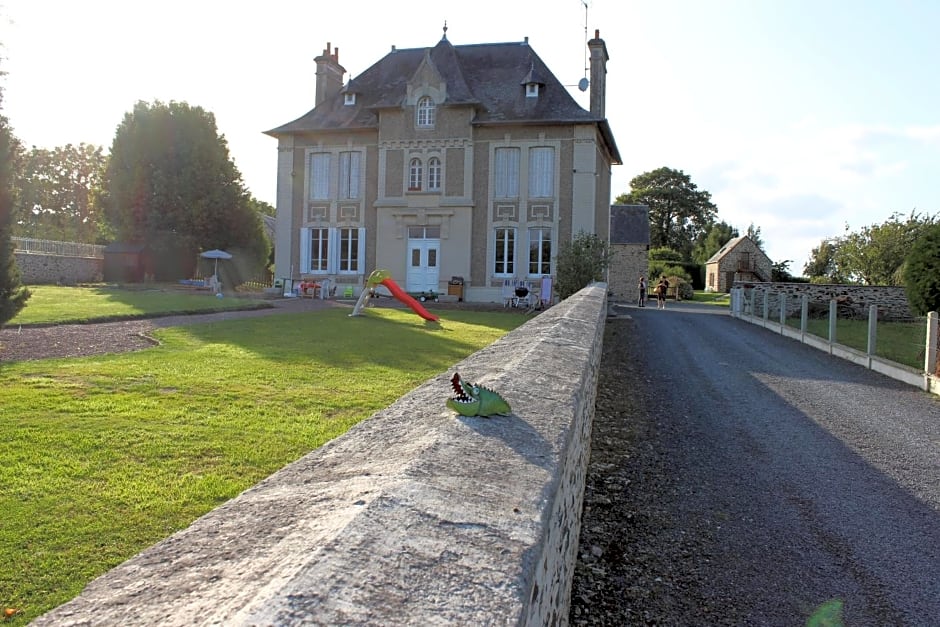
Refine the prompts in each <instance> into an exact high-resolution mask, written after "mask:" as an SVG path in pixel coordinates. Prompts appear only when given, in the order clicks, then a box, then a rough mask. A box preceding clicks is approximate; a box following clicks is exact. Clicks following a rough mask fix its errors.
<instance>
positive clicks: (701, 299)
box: [692, 290, 731, 307]
mask: <svg viewBox="0 0 940 627" xmlns="http://www.w3.org/2000/svg"><path fill="white" fill-rule="evenodd" d="M692 302H696V303H704V304H706V305H721V306H723V307H728V306H729V305H730V304H731V294H722V293H721V292H705V291H702V290H696V292H695V295H694V296H693V297H692Z"/></svg>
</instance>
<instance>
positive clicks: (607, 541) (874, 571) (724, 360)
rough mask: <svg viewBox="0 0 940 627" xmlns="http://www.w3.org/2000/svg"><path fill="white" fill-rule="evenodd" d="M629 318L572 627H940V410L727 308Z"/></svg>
mask: <svg viewBox="0 0 940 627" xmlns="http://www.w3.org/2000/svg"><path fill="white" fill-rule="evenodd" d="M615 311H618V312H619V313H621V314H627V315H628V316H629V317H621V318H618V319H611V320H609V321H608V327H607V331H606V338H605V345H604V359H603V362H602V373H601V383H600V389H599V391H598V403H597V418H596V422H595V425H594V433H593V441H592V453H591V464H590V468H589V474H588V486H587V491H586V495H585V506H584V514H583V518H582V532H581V542H580V560H579V563H578V565H577V570H576V579H575V582H574V586H573V591H572V610H571V616H570V618H571V622H572V624H575V625H642V624H655V625H787V626H792V625H802V624H804V622H805V621H806V619H807V618H808V617H809V616H810V615H811V614H812V613H813V612H814V610H815V609H816V608H818V607H819V606H820V605H822V604H823V603H825V602H827V601H839V602H841V603H842V604H843V617H844V620H845V624H847V625H937V624H940V515H938V510H940V482H938V481H940V480H938V471H940V402H938V399H936V398H935V397H932V396H929V395H927V394H925V393H923V392H920V391H918V390H917V389H915V388H913V387H910V386H907V385H904V384H901V383H898V382H895V381H893V380H891V379H888V378H886V377H883V376H881V375H877V374H874V373H871V372H870V371H867V370H865V369H863V368H860V367H857V366H854V365H851V364H849V363H848V362H845V361H842V360H839V359H837V358H833V357H830V356H828V355H826V354H824V353H822V352H819V351H816V350H814V349H811V348H808V347H805V346H803V345H801V344H799V343H798V342H794V341H792V340H788V339H785V338H783V337H781V336H779V335H777V334H774V333H771V332H768V331H765V330H763V329H761V328H759V327H756V326H753V325H749V324H746V323H743V322H740V321H736V320H733V319H732V318H730V317H729V316H727V314H726V312H725V310H723V309H718V308H710V307H705V306H696V305H694V304H691V303H689V304H685V303H680V304H675V303H670V304H669V308H668V309H667V310H666V311H658V310H656V309H655V308H646V309H637V308H635V307H629V308H622V309H621V308H616V309H615Z"/></svg>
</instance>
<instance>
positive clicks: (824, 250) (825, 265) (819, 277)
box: [803, 239, 845, 284]
mask: <svg viewBox="0 0 940 627" xmlns="http://www.w3.org/2000/svg"><path fill="white" fill-rule="evenodd" d="M838 248H839V241H838V240H834V239H824V240H822V241H821V242H819V246H817V247H816V248H814V249H813V251H812V252H811V253H810V260H809V261H808V262H806V265H804V266H803V274H804V275H806V276H808V277H809V280H810V283H817V284H824V283H844V282H845V277H843V276H840V275H839V270H838V268H837V267H836V252H837V251H838Z"/></svg>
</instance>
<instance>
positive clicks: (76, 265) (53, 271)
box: [14, 252, 104, 285]
mask: <svg viewBox="0 0 940 627" xmlns="http://www.w3.org/2000/svg"><path fill="white" fill-rule="evenodd" d="M14 257H15V259H16V266H17V267H18V268H19V270H20V282H21V283H23V284H24V285H49V284H61V285H74V284H76V283H94V282H100V281H101V279H102V275H103V271H104V259H101V258H93V257H64V256H60V255H46V254H37V253H23V252H15V253H14Z"/></svg>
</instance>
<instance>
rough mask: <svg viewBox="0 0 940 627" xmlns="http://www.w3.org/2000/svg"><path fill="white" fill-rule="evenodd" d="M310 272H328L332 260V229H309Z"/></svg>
mask: <svg viewBox="0 0 940 627" xmlns="http://www.w3.org/2000/svg"><path fill="white" fill-rule="evenodd" d="M309 231H310V240H309V243H310V266H309V268H310V272H327V266H328V264H329V262H330V230H329V229H326V228H324V229H309Z"/></svg>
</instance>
